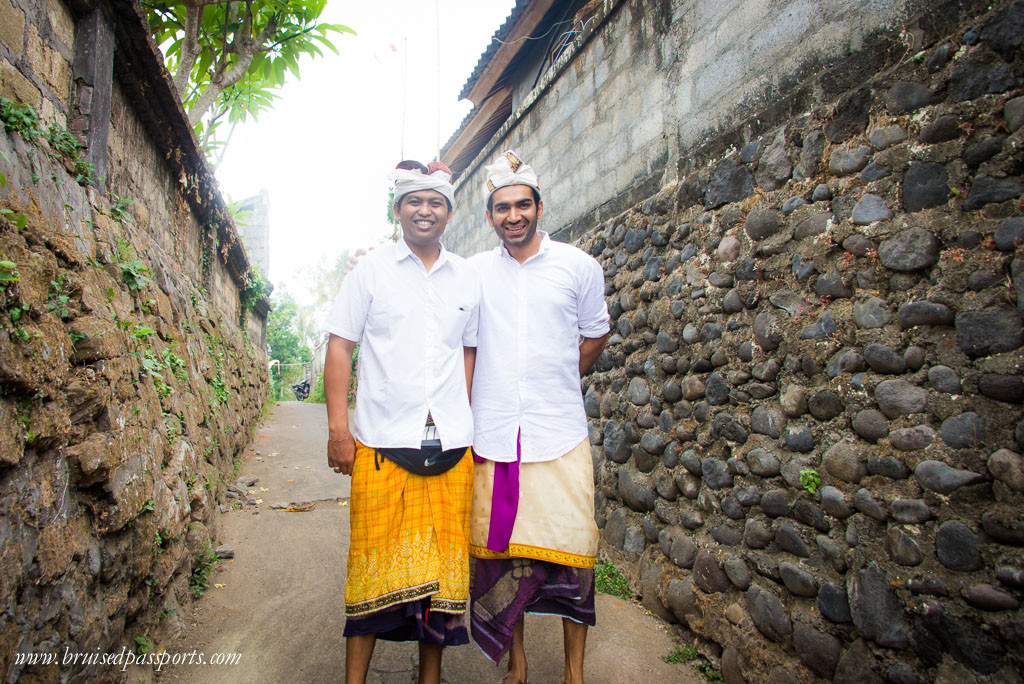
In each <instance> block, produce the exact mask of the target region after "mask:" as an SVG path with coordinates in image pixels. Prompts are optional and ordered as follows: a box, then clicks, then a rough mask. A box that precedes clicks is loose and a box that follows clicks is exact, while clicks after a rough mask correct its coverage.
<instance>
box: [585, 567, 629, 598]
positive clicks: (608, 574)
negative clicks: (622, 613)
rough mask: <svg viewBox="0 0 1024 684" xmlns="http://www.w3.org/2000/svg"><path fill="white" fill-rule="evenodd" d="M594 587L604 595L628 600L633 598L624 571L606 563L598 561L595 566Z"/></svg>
mask: <svg viewBox="0 0 1024 684" xmlns="http://www.w3.org/2000/svg"><path fill="white" fill-rule="evenodd" d="M594 587H595V588H596V589H597V590H598V591H599V592H601V593H602V594H611V595H612V596H618V597H619V598H621V599H627V600H629V599H632V598H633V592H632V590H631V589H630V588H629V580H627V579H626V576H625V575H623V574H622V571H620V570H619V569H618V568H617V567H615V566H614V565H612V564H611V563H608V562H606V561H598V562H597V564H596V565H595V566H594Z"/></svg>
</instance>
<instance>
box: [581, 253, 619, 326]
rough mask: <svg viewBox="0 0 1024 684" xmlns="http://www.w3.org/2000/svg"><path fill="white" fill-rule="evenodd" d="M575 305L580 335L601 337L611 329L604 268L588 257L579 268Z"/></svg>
mask: <svg viewBox="0 0 1024 684" xmlns="http://www.w3.org/2000/svg"><path fill="white" fill-rule="evenodd" d="M576 301H577V305H576V312H577V318H578V320H579V328H580V335H582V336H583V337H601V336H602V335H605V334H607V333H608V331H609V330H610V329H611V328H610V326H609V318H608V304H607V302H605V300H604V270H603V269H602V268H601V264H599V263H598V262H597V260H595V259H593V258H590V257H588V258H587V259H586V260H585V261H584V262H583V264H582V265H581V268H580V289H579V296H578V299H577V300H576Z"/></svg>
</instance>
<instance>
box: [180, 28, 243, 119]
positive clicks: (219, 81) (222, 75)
mask: <svg viewBox="0 0 1024 684" xmlns="http://www.w3.org/2000/svg"><path fill="white" fill-rule="evenodd" d="M258 49H259V46H258V45H252V44H250V45H249V46H246V47H245V49H244V50H242V51H240V52H239V53H238V59H237V60H236V61H235V63H234V64H232V65H231V67H230V68H228V69H227V70H224V71H223V72H221V68H222V64H223V63H222V64H218V67H217V69H218V74H217V76H214V79H213V80H211V81H210V84H209V85H208V86H206V90H204V91H203V94H202V95H200V96H199V99H198V100H196V101H195V104H193V105H192V107H191V108H190V109H189V110H188V122H189V124H191V125H192V126H195V125H196V124H197V123H198V122H199V120H200V119H201V118H203V114H204V113H205V112H206V110H207V109H209V108H210V106H211V105H212V104H213V103H214V102H216V100H217V98H218V97H219V96H220V94H221V93H222V92H224V90H225V89H226V88H230V87H231V86H233V85H234V84H236V83H238V82H239V81H240V80H241V79H242V77H243V76H245V72H247V71H248V70H249V66H250V65H251V64H252V59H253V57H254V56H255V55H256V52H257V50H258Z"/></svg>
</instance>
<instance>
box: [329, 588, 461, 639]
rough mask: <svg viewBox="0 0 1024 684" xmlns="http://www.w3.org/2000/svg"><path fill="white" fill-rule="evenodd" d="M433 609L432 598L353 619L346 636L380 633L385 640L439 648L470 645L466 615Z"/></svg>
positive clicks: (350, 618) (345, 633)
mask: <svg viewBox="0 0 1024 684" xmlns="http://www.w3.org/2000/svg"><path fill="white" fill-rule="evenodd" d="M429 608H430V597H429V596H428V597H425V598H421V599H417V600H415V601H406V602H405V603H399V604H398V605H397V606H392V607H390V608H385V609H384V610H380V611H377V612H376V613H370V614H369V615H359V616H349V617H348V618H347V619H346V620H345V631H344V634H343V636H346V637H350V636H362V635H365V634H376V635H377V638H378V639H384V640H385V641H421V642H423V643H426V644H434V645H436V646H460V645H462V644H468V643H469V632H468V631H467V630H466V614H465V613H459V614H457V615H456V614H452V613H442V612H439V611H436V610H428V609H429Z"/></svg>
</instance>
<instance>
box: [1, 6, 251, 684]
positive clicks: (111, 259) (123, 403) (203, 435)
mask: <svg viewBox="0 0 1024 684" xmlns="http://www.w3.org/2000/svg"><path fill="white" fill-rule="evenodd" d="M114 11H115V12H118V13H119V15H118V16H120V18H121V19H120V20H122V21H126V20H127V19H126V17H127V18H130V17H133V16H134V17H135V19H136V24H135V26H137V27H142V26H144V23H143V22H142V20H141V18H140V17H138V16H137V15H133V14H131V12H134V11H135V9H133V6H127V7H119V8H117V9H116V10H114ZM126 13H127V14H126ZM77 21H79V19H76V18H74V17H73V13H72V12H71V11H69V9H68V8H67V7H66V6H65V5H63V4H62V3H61V2H55V1H52V0H51V1H49V2H46V3H43V4H39V3H31V2H21V1H20V0H15V2H14V3H11V2H10V1H9V0H0V67H2V72H0V73H2V81H0V95H2V96H4V97H7V98H10V99H12V100H15V101H17V102H21V103H26V104H30V105H32V107H33V108H34V110H35V111H36V112H37V113H38V114H39V117H40V119H41V120H42V121H41V126H42V128H43V129H45V128H46V127H47V126H48V125H49V124H57V125H59V126H61V127H65V126H67V127H70V126H71V125H72V124H73V123H74V117H75V106H76V103H78V105H81V104H82V99H83V97H84V98H85V100H86V101H88V99H89V98H90V97H92V98H93V99H92V102H91V106H92V111H93V112H95V111H96V106H97V102H96V99H97V98H98V95H96V96H95V97H93V92H92V89H91V88H88V89H87V87H86V86H84V85H83V84H82V83H80V82H79V83H76V82H73V80H72V75H73V73H75V70H74V69H73V63H74V60H75V59H76V58H75V55H74V53H75V48H74V45H75V40H76V31H80V30H82V29H81V27H80V26H79V25H78V24H76V22H77ZM130 29H131V26H129V27H128V28H127V29H125V28H124V27H121V29H119V30H130ZM140 31H141V29H140ZM128 35H131V34H128ZM122 37H124V35H123V34H122ZM135 37H136V38H137V39H139V40H141V44H142V45H145V44H146V38H145V33H144V32H141V33H137V34H136V35H135ZM118 49H119V50H124V49H127V47H126V46H125V45H123V44H121V45H119V47H118ZM122 59H123V57H122ZM150 59H151V60H153V62H152V63H153V64H156V62H155V59H156V58H155V57H154V56H153V55H152V54H151V55H150ZM107 68H108V69H109V68H110V65H109V64H108V65H107ZM132 73H133V76H134V78H136V79H139V78H145V76H144V71H143V70H142V67H141V66H140V65H139V64H138V63H136V64H135V66H134V71H133V72H132ZM108 76H109V72H108ZM156 85H160V84H156ZM164 85H166V84H164ZM147 87H148V92H149V93H150V96H151V97H153V98H154V99H153V100H151V101H150V103H149V105H150V106H151V107H156V106H157V104H158V103H157V102H156V101H155V96H154V95H152V93H153V92H154V91H155V90H158V88H156V87H154V84H153V83H150V84H148V86H147ZM110 99H111V100H112V102H111V104H112V109H113V116H112V117H111V119H110V122H109V124H110V136H109V147H108V148H107V149H106V150H101V152H103V153H104V155H103V156H104V157H105V159H106V161H108V162H109V167H108V175H107V176H106V177H105V178H102V179H100V178H93V182H94V183H96V182H103V183H104V185H105V187H106V189H107V193H106V194H104V193H103V192H101V191H100V190H99V189H98V187H97V186H96V185H94V184H90V183H89V182H88V181H86V180H84V179H83V178H82V174H83V172H85V173H88V172H87V170H86V169H85V168H84V167H81V166H79V167H77V168H76V167H75V166H74V164H73V163H72V161H70V160H69V159H67V158H62V156H61V154H59V153H58V151H57V150H56V149H54V147H53V146H52V145H51V144H50V143H48V142H47V141H46V140H45V139H44V138H42V137H36V136H34V135H22V134H20V133H17V132H14V131H11V132H7V131H4V130H2V127H0V173H2V174H3V181H4V182H3V183H0V210H2V214H0V262H3V263H0V676H2V679H3V680H4V681H105V680H113V679H116V678H117V677H119V676H120V675H119V672H118V668H116V667H111V666H107V667H92V668H82V667H81V666H79V667H71V666H61V665H60V664H59V663H52V664H49V665H42V664H40V665H35V666H24V665H19V664H17V663H16V662H15V658H16V654H47V653H58V654H61V653H63V652H64V651H65V649H67V650H69V651H71V652H72V653H75V652H77V653H84V654H90V653H93V654H94V653H97V652H120V651H121V649H122V648H123V647H126V648H127V649H128V650H129V651H134V650H135V649H136V647H137V643H136V640H135V637H140V638H144V639H154V640H158V639H160V638H161V637H169V636H173V635H174V634H175V633H176V631H177V630H178V629H179V621H180V620H181V619H182V617H181V615H179V614H178V613H179V612H181V613H183V612H184V611H178V610H177V609H178V608H179V606H180V604H181V603H182V602H186V601H188V600H191V599H190V596H191V590H192V589H194V588H198V587H200V585H199V584H196V583H195V582H193V583H192V586H190V579H191V575H192V572H193V570H195V569H198V568H200V567H201V565H202V563H204V562H206V561H207V560H208V559H209V556H210V554H211V552H212V547H211V545H210V541H211V539H216V520H217V518H216V514H217V512H218V499H219V498H221V497H222V496H223V494H224V491H225V489H226V486H227V484H228V483H229V482H230V481H231V480H232V479H233V474H232V471H233V461H234V460H235V459H236V458H237V457H239V456H240V454H241V452H242V451H243V450H244V449H245V448H246V447H247V446H248V445H249V444H250V442H251V440H252V437H253V436H252V426H253V425H254V423H255V422H256V420H257V419H258V416H259V414H260V411H261V408H262V404H263V400H264V398H265V396H266V391H267V371H266V362H267V360H266V355H265V352H264V350H263V335H264V330H265V325H266V322H265V316H266V311H265V308H264V309H263V310H262V312H261V313H257V310H254V309H253V308H252V307H248V306H243V304H242V302H241V293H240V285H239V282H240V281H239V277H238V266H237V265H231V264H230V263H229V261H230V259H229V252H228V251H227V249H226V248H227V245H226V244H225V243H224V242H223V241H222V244H221V246H222V249H220V250H218V249H217V242H216V239H217V237H218V236H220V237H222V238H223V237H224V232H223V231H224V230H226V229H225V228H224V227H223V226H222V227H221V228H215V227H210V225H209V217H208V216H207V217H204V216H203V215H202V214H201V212H199V211H198V210H197V207H201V206H202V204H203V203H202V202H199V201H194V200H195V198H194V197H192V198H190V197H189V196H188V193H191V192H195V190H194V188H195V187H196V186H195V185H194V184H193V183H192V180H193V179H192V178H185V177H183V176H182V175H181V172H180V170H176V169H174V168H173V167H172V166H171V164H170V162H169V161H168V160H169V159H170V158H171V155H169V154H168V153H167V151H166V140H163V141H159V142H158V139H154V135H153V128H152V127H150V126H147V125H146V123H145V122H144V121H143V120H142V118H141V115H140V113H139V112H138V111H137V110H136V108H135V107H136V105H135V104H133V102H132V101H130V99H129V98H128V97H127V96H126V95H125V92H124V89H123V88H122V85H121V84H120V82H115V85H114V87H113V90H112V93H111V94H110ZM88 109H89V107H85V108H84V110H83V111H85V113H88V111H86V110H88ZM147 116H149V117H152V116H153V110H152V109H150V110H149V111H148V113H147ZM103 123H104V125H105V123H106V122H103ZM173 123H174V122H170V121H166V122H165V123H164V128H165V129H167V128H170V127H171V125H172V124H173ZM179 123H180V122H179ZM95 124H96V122H95V121H94V122H93V125H95ZM184 125H185V126H187V124H184ZM161 144H163V145H164V147H161ZM90 152H94V150H90ZM193 152H194V148H193ZM179 154H180V155H181V156H182V157H183V156H184V153H181V152H180V151H179ZM79 161H80V162H81V161H84V159H80V160H79ZM186 181H187V182H186ZM209 199H210V198H205V199H204V200H203V201H207V200H209ZM218 231H220V232H218ZM133 681H134V680H133Z"/></svg>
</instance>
